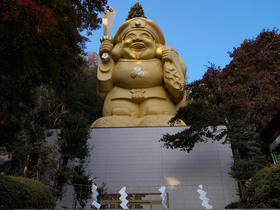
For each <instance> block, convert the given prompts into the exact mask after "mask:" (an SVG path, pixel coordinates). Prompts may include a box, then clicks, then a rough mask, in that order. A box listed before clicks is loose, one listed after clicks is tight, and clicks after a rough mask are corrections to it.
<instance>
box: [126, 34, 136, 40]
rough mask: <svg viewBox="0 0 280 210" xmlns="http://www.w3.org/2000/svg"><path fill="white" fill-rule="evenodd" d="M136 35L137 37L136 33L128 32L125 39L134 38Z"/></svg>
mask: <svg viewBox="0 0 280 210" xmlns="http://www.w3.org/2000/svg"><path fill="white" fill-rule="evenodd" d="M135 37H136V35H135V34H128V35H127V36H126V37H125V39H133V38H135Z"/></svg>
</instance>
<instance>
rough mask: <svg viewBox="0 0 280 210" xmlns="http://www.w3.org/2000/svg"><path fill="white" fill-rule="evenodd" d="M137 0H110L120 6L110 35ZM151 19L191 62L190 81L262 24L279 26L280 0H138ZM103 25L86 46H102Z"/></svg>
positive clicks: (222, 60) (227, 59) (223, 61)
mask: <svg viewBox="0 0 280 210" xmlns="http://www.w3.org/2000/svg"><path fill="white" fill-rule="evenodd" d="M136 2H137V0H108V3H109V5H110V6H111V7H112V8H114V9H115V10H116V11H117V14H116V17H115V21H114V26H113V31H112V37H113V36H114V34H115V32H116V30H117V28H118V27H119V26H120V25H121V24H122V23H123V22H124V21H125V19H126V17H127V15H128V12H129V10H130V8H131V7H132V6H133V5H134V4H135V3H136ZM138 2H139V3H140V4H141V5H142V7H143V9H144V12H145V15H146V17H147V18H148V19H151V20H153V21H155V22H156V23H157V24H158V25H159V26H160V28H161V29H162V31H163V34H164V36H165V41H166V44H167V45H170V46H172V47H174V48H175V49H176V50H177V51H178V52H179V55H180V56H181V57H182V58H183V59H184V61H185V62H186V64H187V67H188V70H187V76H188V80H187V82H188V83H189V82H192V81H194V80H198V79H201V78H202V75H203V74H204V72H205V71H206V67H205V65H208V61H209V62H211V63H214V64H215V65H217V66H221V67H222V68H223V67H224V66H225V65H227V64H228V63H229V62H230V60H231V59H230V57H229V55H228V53H227V52H228V51H232V50H233V47H239V46H240V44H241V43H242V40H243V39H252V38H255V37H256V36H257V35H258V34H259V33H260V32H261V31H262V29H270V30H272V29H273V28H274V27H275V28H277V29H280V0H139V1H138ZM102 35H103V28H102V27H101V28H100V29H99V30H96V31H93V35H92V36H90V37H89V38H90V40H91V42H88V43H87V44H86V46H87V49H86V51H87V52H91V51H95V52H98V49H99V46H100V42H99V38H100V37H101V36H102Z"/></svg>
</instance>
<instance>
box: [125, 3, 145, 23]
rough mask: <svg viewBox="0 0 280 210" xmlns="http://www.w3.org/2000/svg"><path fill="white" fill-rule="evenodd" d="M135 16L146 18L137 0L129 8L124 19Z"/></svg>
mask: <svg viewBox="0 0 280 210" xmlns="http://www.w3.org/2000/svg"><path fill="white" fill-rule="evenodd" d="M135 17H143V18H147V17H146V16H145V15H144V10H143V8H142V6H141V4H139V2H136V4H134V5H133V6H132V7H131V8H130V11H129V12H128V16H127V18H126V20H130V19H132V18H135Z"/></svg>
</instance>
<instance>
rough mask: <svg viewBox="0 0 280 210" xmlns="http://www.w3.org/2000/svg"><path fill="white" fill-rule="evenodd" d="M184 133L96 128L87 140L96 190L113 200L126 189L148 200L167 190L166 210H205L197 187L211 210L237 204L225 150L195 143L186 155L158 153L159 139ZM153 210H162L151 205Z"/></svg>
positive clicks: (163, 150) (217, 145) (216, 145)
mask: <svg viewBox="0 0 280 210" xmlns="http://www.w3.org/2000/svg"><path fill="white" fill-rule="evenodd" d="M183 129H185V128H184V127H148V128H140V127H139V128H95V129H93V130H92V132H91V139H90V140H89V144H90V146H94V148H93V149H92V151H91V161H90V163H89V164H88V170H89V171H90V172H91V174H92V176H93V177H97V178H96V180H95V182H96V183H97V185H101V184H102V183H103V182H104V183H106V188H108V193H116V194H117V193H118V191H119V190H120V189H121V188H122V187H123V186H126V187H127V191H126V192H127V193H147V194H149V193H150V194H152V193H159V192H158V189H159V188H160V187H161V186H166V192H167V193H168V195H169V199H168V200H169V208H170V209H205V207H203V206H202V201H201V200H200V199H199V194H198V193H197V189H198V186H199V185H202V186H203V190H204V191H206V192H207V195H206V197H207V198H208V199H209V202H208V203H209V204H210V205H211V206H213V209H224V207H225V206H226V205H228V204H229V203H231V202H233V201H237V200H238V196H237V195H236V193H237V183H236V182H235V181H234V179H233V178H231V177H230V175H229V174H228V173H229V172H230V165H231V162H232V152H231V149H230V145H228V144H221V143H220V142H214V143H212V141H209V142H208V143H198V144H197V145H196V146H195V148H194V150H193V151H191V152H190V153H187V152H186V151H180V150H179V149H176V150H171V149H166V148H163V147H162V145H163V143H161V142H159V140H160V138H161V137H162V135H163V134H165V133H169V134H172V133H177V132H179V131H182V130H183ZM150 197H151V199H154V196H150ZM145 199H148V196H146V198H145ZM158 199H159V200H160V198H158ZM144 208H149V206H148V205H144ZM153 209H163V206H161V205H153Z"/></svg>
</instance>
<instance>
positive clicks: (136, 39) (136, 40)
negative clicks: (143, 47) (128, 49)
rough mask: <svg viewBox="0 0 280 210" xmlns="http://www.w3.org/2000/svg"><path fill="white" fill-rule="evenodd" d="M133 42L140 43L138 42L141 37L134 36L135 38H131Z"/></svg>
mask: <svg viewBox="0 0 280 210" xmlns="http://www.w3.org/2000/svg"><path fill="white" fill-rule="evenodd" d="M133 41H134V42H140V41H142V39H141V37H139V36H136V37H134V38H133Z"/></svg>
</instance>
